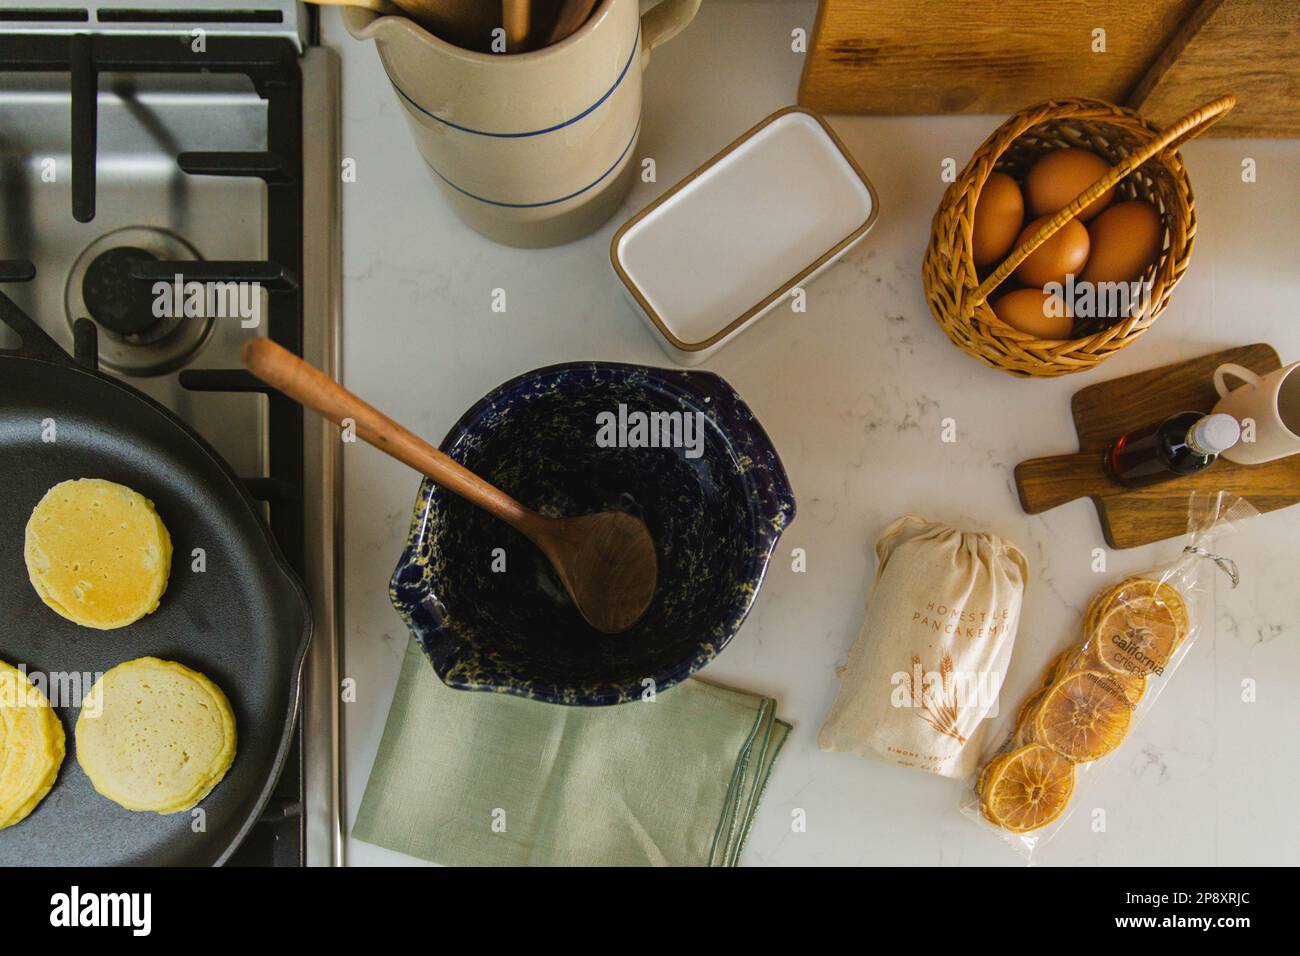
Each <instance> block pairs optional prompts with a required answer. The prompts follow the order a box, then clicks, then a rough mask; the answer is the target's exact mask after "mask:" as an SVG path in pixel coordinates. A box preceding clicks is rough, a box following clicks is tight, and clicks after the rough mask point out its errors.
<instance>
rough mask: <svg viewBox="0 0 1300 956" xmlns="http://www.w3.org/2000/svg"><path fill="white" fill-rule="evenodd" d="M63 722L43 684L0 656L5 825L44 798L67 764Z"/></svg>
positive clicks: (0, 792) (0, 806)
mask: <svg viewBox="0 0 1300 956" xmlns="http://www.w3.org/2000/svg"><path fill="white" fill-rule="evenodd" d="M64 752H65V740H64V734H63V724H62V722H61V721H60V720H59V717H58V715H57V714H55V713H54V709H53V708H52V707H50V702H49V700H48V699H47V698H46V697H45V695H44V694H43V693H41V691H40V689H39V688H37V687H36V685H35V684H33V683H32V682H31V680H30V679H29V678H28V677H27V675H26V674H24V673H23V672H22V671H20V670H18V669H17V668H16V667H12V666H10V665H9V664H6V663H5V662H4V661H0V830H3V829H5V828H6V827H11V826H13V825H14V824H15V823H21V822H22V821H23V820H24V819H26V817H27V815H28V814H30V813H31V812H32V811H33V810H35V809H36V805H37V804H39V803H40V802H41V801H42V800H44V799H45V795H46V794H47V793H49V792H50V788H51V787H53V786H54V781H55V779H56V778H57V777H58V776H59V767H61V766H62V765H63V756H64Z"/></svg>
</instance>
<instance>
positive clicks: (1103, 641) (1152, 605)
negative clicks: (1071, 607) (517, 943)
mask: <svg viewBox="0 0 1300 956" xmlns="http://www.w3.org/2000/svg"><path fill="white" fill-rule="evenodd" d="M1182 633H1183V631H1182V628H1181V627H1180V626H1179V623H1178V619H1177V617H1176V615H1175V613H1174V611H1173V610H1172V609H1171V608H1170V606H1169V605H1167V604H1165V603H1163V602H1161V601H1159V600H1157V599H1155V598H1138V597H1135V598H1132V599H1131V600H1129V601H1128V602H1127V603H1125V604H1121V605H1118V606H1116V607H1115V608H1113V609H1112V610H1111V611H1110V612H1109V613H1107V614H1106V615H1105V616H1104V617H1103V618H1102V619H1101V621H1100V622H1099V623H1098V624H1097V630H1096V632H1095V645H1096V654H1097V659H1098V660H1099V661H1100V662H1101V663H1102V665H1103V666H1104V667H1105V668H1106V669H1107V670H1109V671H1111V672H1113V673H1116V674H1129V675H1134V676H1137V677H1146V676H1147V675H1148V674H1160V673H1162V672H1163V671H1164V668H1165V665H1166V664H1168V663H1169V660H1170V658H1172V657H1173V656H1174V651H1175V650H1176V649H1177V648H1178V645H1179V643H1180V642H1181V640H1182Z"/></svg>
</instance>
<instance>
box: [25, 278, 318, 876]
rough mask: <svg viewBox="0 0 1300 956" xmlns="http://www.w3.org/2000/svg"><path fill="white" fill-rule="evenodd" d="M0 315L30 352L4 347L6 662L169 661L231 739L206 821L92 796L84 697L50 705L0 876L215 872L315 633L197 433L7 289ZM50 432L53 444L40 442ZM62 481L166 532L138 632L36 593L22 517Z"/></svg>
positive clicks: (239, 491) (245, 814) (244, 498)
mask: <svg viewBox="0 0 1300 956" xmlns="http://www.w3.org/2000/svg"><path fill="white" fill-rule="evenodd" d="M0 321H3V322H5V323H6V324H7V325H9V326H10V327H12V328H13V329H14V330H15V331H16V332H17V333H18V334H19V335H20V336H21V337H22V340H23V345H22V348H21V349H18V350H16V351H8V350H0V660H4V661H7V662H8V663H10V664H13V665H14V666H15V667H17V666H19V665H24V664H25V665H26V667H27V670H28V672H29V673H43V674H49V673H50V672H58V673H61V674H65V675H71V674H73V673H81V674H83V675H90V676H91V677H93V676H97V675H98V674H99V673H102V672H103V671H106V670H108V668H110V667H112V666H114V665H116V664H120V663H121V662H123V661H127V660H132V659H134V658H137V657H144V656H154V657H161V658H163V659H166V660H175V661H179V662H181V663H182V664H185V665H186V666H188V667H192V668H195V669H197V670H199V671H202V672H203V673H204V674H207V675H208V676H209V677H210V678H212V680H214V681H215V682H216V683H217V684H218V685H219V686H220V687H221V688H222V690H224V691H225V692H226V694H227V696H228V697H229V698H230V703H231V706H232V707H233V709H234V712H235V720H236V727H237V734H238V738H239V745H238V752H237V754H236V756H235V762H234V765H233V766H232V767H231V768H230V772H229V773H228V774H227V775H226V777H225V779H224V780H223V781H222V782H221V784H220V785H218V787H217V788H216V789H215V790H214V791H213V792H212V793H211V794H209V795H208V797H207V798H206V799H205V800H204V801H203V802H202V803H200V804H199V809H201V810H202V811H203V814H202V819H201V820H200V819H196V817H195V816H194V814H193V812H189V813H177V814H171V815H168V816H160V815H158V814H155V813H133V812H131V811H128V810H124V809H122V808H121V807H119V806H118V805H117V804H115V803H112V802H110V801H109V800H107V799H105V798H104V797H101V796H100V795H99V794H97V793H96V792H95V790H94V788H93V787H92V786H91V785H90V781H89V780H88V779H87V778H86V775H85V773H83V772H82V770H81V767H80V766H79V765H78V764H77V761H76V756H75V751H76V747H75V741H74V737H73V728H74V726H75V724H76V719H77V714H78V709H77V706H78V705H79V703H80V701H79V700H77V701H75V702H73V704H72V705H70V706H61V707H58V708H56V709H57V711H58V714H59V717H60V719H62V721H63V727H64V730H65V731H66V732H67V735H68V756H67V759H66V760H65V761H64V763H63V769H62V770H61V771H60V773H59V778H58V781H57V782H56V783H55V785H54V789H53V790H51V791H50V794H49V796H47V797H46V798H45V800H44V802H42V803H41V805H40V806H39V807H37V808H36V810H35V812H34V813H32V815H31V816H30V817H28V818H27V819H26V820H24V821H23V822H22V823H19V824H18V825H17V826H13V827H10V828H9V829H6V830H0V865H9V866H15V865H24V864H28V865H43V866H95V865H107V866H131V865H213V864H220V863H223V862H225V861H226V859H227V858H228V857H229V856H230V854H231V853H232V852H234V850H235V848H236V847H237V846H238V845H239V843H240V841H241V840H242V839H243V837H244V835H245V834H246V833H247V832H248V830H249V828H250V827H251V826H252V825H253V824H254V823H255V822H256V821H257V818H258V816H259V814H260V813H261V811H262V808H263V807H264V805H265V804H266V801H267V798H268V797H269V795H270V793H271V790H272V788H273V787H274V785H275V783H276V781H277V779H278V778H279V775H280V768H281V766H282V765H283V763H284V759H285V755H286V753H287V752H288V749H289V745H290V738H291V733H292V730H293V723H294V713H295V710H296V707H297V701H298V689H299V680H300V677H301V673H302V662H303V656H304V654H305V653H306V650H307V643H308V641H309V640H310V638H311V620H310V611H309V609H308V605H307V599H306V595H305V593H304V592H303V589H302V585H301V584H300V583H299V582H298V580H297V578H296V577H295V576H294V574H293V572H292V571H291V569H290V568H289V565H288V564H287V562H286V561H285V559H284V557H283V556H282V555H281V554H280V551H279V549H278V548H277V547H276V544H275V541H274V539H273V538H272V537H271V534H270V532H269V531H268V530H267V528H266V526H265V524H264V523H263V521H262V519H261V518H260V517H259V516H258V514H257V512H256V511H255V510H254V509H255V505H254V503H253V500H252V499H251V498H250V497H249V496H248V494H247V492H245V491H244V489H243V487H242V486H241V485H240V484H239V483H238V482H237V480H236V479H235V476H234V475H233V474H232V473H231V472H230V470H229V468H228V467H227V466H226V465H225V464H224V463H223V462H222V461H221V459H220V458H219V457H218V456H217V454H216V452H214V451H213V450H212V449H211V448H210V447H209V446H208V445H207V444H206V443H205V442H204V441H203V440H202V439H201V438H199V437H198V435H196V434H195V433H194V432H192V431H191V430H190V429H189V428H188V427H187V426H185V425H184V424H183V423H181V422H180V421H179V420H178V419H176V418H175V417H174V416H173V415H172V414H171V413H170V412H168V411H167V410H166V409H164V408H163V407H162V406H160V405H158V404H157V403H155V402H154V401H152V400H151V399H149V398H147V397H145V396H144V395H142V394H140V393H139V392H137V391H136V390H135V389H133V388H131V387H129V386H127V385H125V384H123V383H121V382H119V381H117V380H115V379H112V378H109V377H108V376H106V375H101V374H99V373H98V372H92V371H88V370H86V369H84V368H82V367H81V366H79V365H77V364H76V363H75V362H73V361H72V359H71V358H69V357H68V355H66V354H65V353H64V352H63V350H62V349H60V348H59V347H58V345H57V344H56V343H55V342H54V341H53V340H52V339H50V338H49V337H48V336H47V335H46V334H45V333H44V332H43V331H41V330H40V329H39V328H38V327H37V326H36V324H35V323H34V322H32V321H31V319H29V318H28V317H27V316H26V315H24V314H23V313H22V311H21V310H19V309H18V308H17V307H16V306H15V305H14V304H13V302H12V301H10V300H9V299H8V298H7V297H6V296H5V295H3V294H2V293H0ZM51 423H52V424H53V427H54V429H55V430H54V432H53V435H54V437H55V440H54V441H52V442H50V441H45V440H43V435H44V436H45V437H49V435H50V425H51ZM68 478H107V479H108V480H110V481H116V482H120V483H122V484H124V485H128V486H130V487H132V488H134V489H135V490H136V491H139V492H140V493H141V494H143V495H144V496H145V497H146V498H149V499H151V500H152V501H153V502H154V504H155V505H156V506H157V509H158V513H159V514H160V515H161V516H162V519H163V522H164V523H165V524H166V525H167V528H168V531H169V532H170V533H171V538H172V547H173V557H172V569H171V578H170V580H169V582H168V585H167V591H166V593H165V594H164V595H163V599H162V604H161V606H160V607H159V608H158V610H157V611H155V612H154V613H153V614H150V615H148V616H147V617H145V618H144V619H142V620H140V621H137V622H136V623H135V624H132V625H130V626H128V627H124V628H119V629H117V630H114V631H97V630H92V629H89V628H83V627H80V626H78V625H76V624H73V623H72V622H71V621H66V620H64V619H63V618H62V617H60V616H58V615H57V614H55V613H54V612H53V611H51V610H50V609H49V608H47V607H45V605H44V604H42V603H41V601H40V599H39V598H38V597H37V596H36V593H35V591H34V590H33V589H32V586H31V583H30V582H29V580H28V577H27V570H26V565H25V564H24V562H23V535H24V529H25V527H26V524H27V519H28V517H29V516H30V514H31V511H32V508H34V507H35V506H36V503H37V502H38V501H39V500H40V498H41V496H42V495H43V494H45V492H46V490H47V489H48V488H49V487H50V486H52V485H54V484H56V483H58V482H60V481H63V480H65V479H68ZM196 548H202V549H203V550H204V552H205V556H206V563H207V569H206V571H205V572H203V573H195V572H194V571H193V570H192V562H193V558H192V554H193V552H194V549H196ZM88 689H89V683H88V682H87V683H86V684H85V686H84V690H88ZM84 690H83V692H84ZM65 703H66V702H65ZM200 823H201V824H202V826H201V828H200V827H199V824H200ZM196 831H197V832H196Z"/></svg>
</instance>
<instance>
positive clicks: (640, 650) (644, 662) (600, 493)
mask: <svg viewBox="0 0 1300 956" xmlns="http://www.w3.org/2000/svg"><path fill="white" fill-rule="evenodd" d="M620 403H622V404H625V405H626V406H627V408H628V410H629V411H638V410H639V411H645V412H655V411H667V412H674V411H681V412H686V413H691V412H696V411H699V412H703V413H704V423H705V428H704V447H703V454H702V455H701V456H700V457H697V458H692V457H688V456H687V455H686V452H685V450H683V449H680V448H636V449H633V448H605V447H599V446H598V445H597V441H596V435H597V430H598V427H597V415H598V414H599V413H600V412H606V411H608V412H617V410H618V406H619V404H620ZM442 450H443V451H444V452H446V453H447V454H448V455H450V456H451V457H452V458H454V459H456V460H457V461H459V462H461V463H462V464H463V465H465V466H466V467H467V468H469V469H470V470H471V471H474V472H476V473H478V474H479V475H481V476H483V477H484V478H486V479H487V480H488V481H490V482H492V483H493V484H495V485H497V486H498V487H499V488H501V489H502V490H503V491H505V492H507V493H508V494H510V495H513V496H514V497H515V498H517V499H518V500H519V501H521V502H523V503H524V504H525V505H528V506H529V507H532V508H534V509H536V510H537V511H539V512H541V513H542V514H546V515H555V516H559V515H579V514H588V513H592V512H596V511H602V510H606V509H611V508H624V509H626V510H629V511H634V512H636V513H638V514H640V515H641V517H642V518H643V519H644V520H645V522H646V524H647V525H648V526H649V528H650V532H651V534H653V535H654V538H655V542H656V546H657V549H658V557H659V585H658V589H657V590H656V592H655V596H654V600H653V601H652V602H651V605H650V608H649V610H648V611H647V612H646V615H645V617H643V618H642V619H641V621H640V622H639V623H637V625H636V626H635V627H633V628H632V630H630V631H628V632H626V633H624V634H617V635H606V634H601V633H599V632H598V631H596V630H594V629H593V628H591V627H590V626H589V625H588V624H587V623H586V622H585V621H584V620H583V619H582V617H581V615H579V614H578V611H577V609H576V608H575V607H574V606H573V604H572V602H571V601H570V600H569V598H568V596H567V595H566V594H565V592H564V588H563V586H562V585H561V584H560V582H559V579H558V578H557V577H556V576H555V573H554V572H553V571H552V570H551V568H550V565H549V564H548V563H547V561H546V559H545V558H544V557H543V556H542V554H541V552H539V551H538V550H537V549H536V548H535V547H534V546H533V545H532V544H531V543H530V542H529V541H528V540H527V539H526V538H524V537H523V536H522V535H520V534H518V533H517V532H516V531H514V530H513V529H512V528H510V527H509V526H507V525H505V524H504V523H502V522H501V521H499V520H497V519H496V518H493V517H491V516H489V515H488V514H486V513H485V512H483V511H480V510H479V509H478V508H475V507H474V506H473V505H471V504H468V503H467V502H465V501H462V500H461V499H460V498H457V497H456V496H454V495H451V494H448V493H447V492H444V491H442V490H441V489H440V488H438V487H437V486H436V485H434V484H433V483H432V482H429V481H425V482H424V483H423V484H422V485H421V486H420V495H419V499H418V500H417V501H416V505H415V514H414V517H413V519H412V521H411V530H410V534H409V537H408V540H407V546H406V550H405V551H404V552H403V553H402V559H401V561H400V563H399V564H398V565H397V570H396V571H395V572H394V573H393V579H392V582H391V584H390V586H389V594H390V597H391V598H392V601H393V605H394V607H396V608H397V611H398V613H399V614H401V615H402V618H403V619H404V620H405V621H406V623H407V624H408V625H409V626H410V628H411V630H412V631H413V632H414V634H415V636H416V638H417V639H418V640H419V642H420V644H421V646H422V647H423V648H424V652H425V654H427V655H428V657H429V660H430V661H432V662H433V668H434V670H435V671H437V673H438V676H439V677H441V678H442V680H443V681H444V682H445V683H446V684H448V685H449V686H451V687H457V688H462V689H466V690H486V691H496V692H500V693H507V694H517V695H519V696H521V697H532V698H535V699H537V700H545V701H550V702H552V703H559V704H580V705H588V706H594V705H601V704H617V703H622V702H623V701H628V700H633V699H635V698H637V697H639V696H640V695H641V694H642V693H643V691H644V690H645V688H646V687H647V686H649V684H648V682H649V681H653V682H654V684H653V686H654V687H655V688H656V689H657V690H664V689H666V688H668V687H671V686H672V685H673V684H676V683H678V682H679V681H682V680H685V679H686V678H687V677H689V676H691V675H692V674H694V673H695V672H696V671H698V670H699V669H700V668H702V667H704V665H706V664H708V663H709V661H711V660H713V658H715V657H716V656H717V655H718V653H719V652H720V651H721V650H722V649H723V648H724V647H726V645H727V642H728V641H730V640H731V638H732V637H733V636H734V635H735V633H736V631H737V630H738V629H739V627H740V625H741V623H742V622H743V621H744V620H745V616H746V615H747V614H748V613H749V609H750V607H751V606H752V605H753V603H754V598H755V596H756V595H757V593H758V588H759V585H760V584H762V582H763V575H764V572H765V571H766V570H767V562H768V558H769V557H770V556H771V554H772V549H773V548H774V547H775V546H776V542H777V539H778V538H780V536H781V532H782V531H784V530H785V527H786V525H788V524H789V523H790V521H791V520H793V518H794V513H795V505H794V495H793V494H792V492H791V491H790V484H789V481H788V480H787V479H786V475H785V469H784V468H783V467H782V466H781V460H780V458H778V457H777V454H776V449H774V448H773V447H772V443H771V441H770V440H769V439H768V437H767V435H766V434H765V433H764V431H763V429H762V426H760V425H759V424H758V421H757V420H756V419H755V418H754V416H753V414H752V413H751V412H750V410H749V408H748V407H747V406H746V405H745V403H744V402H742V401H741V400H740V397H739V396H738V395H737V394H736V393H735V392H734V391H733V390H732V389H731V387H730V386H729V385H728V384H727V383H726V382H724V381H723V380H722V379H721V378H719V377H718V376H716V375H714V374H712V373H710V372H682V371H675V370H669V369H658V368H647V367H643V366H638V365H615V364H610V363H604V362H582V363H570V364H566V365H553V366H551V367H549V368H542V369H537V370H536V371H533V372H528V373H527V374H524V375H521V376H519V377H518V378H516V379H512V380H511V381H509V382H506V383H505V384H504V385H501V386H499V387H498V388H496V389H495V390H493V391H492V392H491V393H490V394H489V395H487V396H486V397H484V398H483V399H482V400H480V401H479V402H478V403H477V404H476V405H475V406H474V407H473V408H471V409H470V410H469V411H468V412H466V413H465V414H464V415H463V416H462V417H461V419H460V421H458V422H457V423H456V425H455V426H454V427H453V428H452V430H451V431H450V432H449V433H448V435H447V437H446V438H445V439H444V440H443V443H442ZM498 549H499V550H498ZM503 561H504V568H505V569H504V570H500V568H501V565H502V563H503Z"/></svg>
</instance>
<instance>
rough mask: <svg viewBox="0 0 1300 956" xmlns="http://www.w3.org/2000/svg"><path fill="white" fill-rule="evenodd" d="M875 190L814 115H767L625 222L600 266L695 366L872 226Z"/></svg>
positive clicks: (672, 349)
mask: <svg viewBox="0 0 1300 956" xmlns="http://www.w3.org/2000/svg"><path fill="white" fill-rule="evenodd" d="M876 213H877V204H876V192H875V189H873V188H872V186H871V183H870V182H868V181H867V177H866V174H865V173H863V172H862V170H861V168H859V167H858V164H857V163H855V162H854V161H853V159H852V157H850V156H849V154H848V151H847V150H845V148H844V144H843V143H841V142H840V140H839V137H837V136H836V135H835V133H834V132H833V131H832V130H831V128H830V127H829V126H828V125H827V124H826V122H825V121H824V120H823V119H822V118H821V117H820V116H818V115H817V114H816V113H813V112H811V111H810V110H806V109H802V108H800V107H794V106H792V107H788V108H786V109H783V110H780V111H778V112H776V113H773V114H772V115H771V116H769V117H768V118H767V119H765V120H763V121H762V122H761V123H759V124H758V125H757V126H755V127H754V128H753V129H751V130H750V131H749V132H747V133H745V134H744V135H743V136H741V137H740V138H739V139H737V140H736V141H735V142H734V143H732V144H731V145H730V146H728V147H727V148H726V149H724V150H722V152H720V153H718V155H716V156H714V157H713V158H712V159H711V160H709V161H708V162H707V163H705V164H704V165H703V166H701V167H700V168H699V169H697V170H696V171H695V172H693V173H691V174H690V175H689V176H687V177H686V178H685V179H683V180H682V181H681V182H679V183H678V184H677V185H676V186H674V187H673V188H672V189H670V190H668V191H667V192H666V193H664V194H663V195H662V196H660V197H659V198H658V199H656V200H655V201H654V202H652V203H651V204H650V205H649V206H647V207H646V208H644V209H642V210H641V211H640V212H639V213H637V214H636V215H635V216H633V217H632V218H631V219H629V220H628V221H627V222H625V223H624V224H623V225H622V227H620V228H619V230H618V232H616V233H615V234H614V238H613V241H612V242H611V243H610V250H609V254H610V261H611V262H612V263H613V266H614V271H615V272H616V273H617V274H618V277H619V279H621V280H622V282H623V286H624V288H625V289H626V290H627V293H628V296H629V297H630V299H631V301H632V304H633V306H634V307H635V308H636V310H637V311H638V312H639V313H640V314H641V316H642V318H644V319H645V320H646V322H647V323H648V324H649V325H650V327H651V328H652V329H654V330H655V334H656V337H657V338H658V339H659V340H660V342H661V344H662V345H663V347H664V349H665V350H666V351H667V352H668V354H669V355H670V356H672V357H673V358H674V359H675V360H676V361H677V362H679V363H681V364H684V365H695V364H696V363H698V362H702V361H703V360H704V359H705V358H707V357H708V356H709V355H711V354H713V353H714V352H715V351H717V350H718V349H719V348H721V347H722V346H723V345H724V344H726V343H727V342H729V341H731V339H733V338H735V337H736V336H737V335H739V334H740V333H741V332H742V331H743V330H744V329H746V328H748V327H749V326H750V325H752V324H754V323H755V322H757V321H758V320H759V319H760V318H762V317H763V316H764V315H766V314H767V313H768V312H770V311H772V310H773V309H774V308H776V307H777V306H778V305H780V304H782V303H783V302H788V301H790V299H789V296H790V293H791V291H792V290H793V289H795V288H802V287H804V286H806V285H807V284H808V283H809V282H810V281H811V280H812V279H813V278H814V277H815V276H817V275H818V274H819V273H821V272H822V271H823V270H824V269H826V268H827V267H828V266H830V265H832V264H833V263H834V262H835V261H836V260H837V259H838V258H839V257H840V256H842V255H843V254H844V253H845V252H847V251H848V250H849V249H851V248H852V247H853V246H854V245H855V244H857V243H858V242H859V241H860V240H861V239H862V237H863V236H865V235H866V234H867V232H868V230H870V229H871V226H872V225H873V224H874V223H875V221H876Z"/></svg>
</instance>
